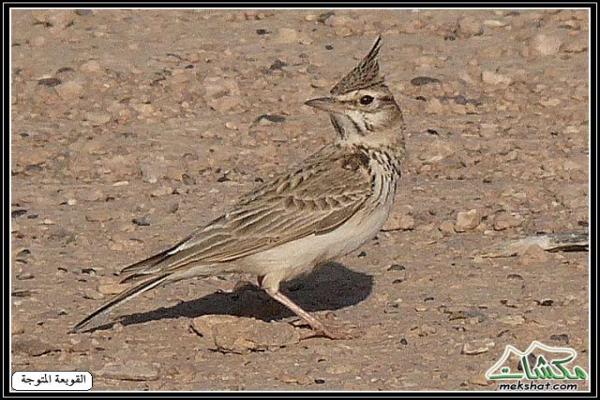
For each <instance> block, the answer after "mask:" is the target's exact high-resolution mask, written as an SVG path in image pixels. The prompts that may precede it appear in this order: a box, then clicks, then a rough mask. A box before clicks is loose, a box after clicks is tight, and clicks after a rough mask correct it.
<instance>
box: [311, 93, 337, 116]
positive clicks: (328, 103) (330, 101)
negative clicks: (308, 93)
mask: <svg viewBox="0 0 600 400" xmlns="http://www.w3.org/2000/svg"><path fill="white" fill-rule="evenodd" d="M304 104H306V105H307V106H310V107H314V108H316V109H317V110H322V111H327V112H338V113H339V112H342V111H343V110H342V106H341V104H340V103H339V102H338V101H337V100H336V99H334V98H333V97H319V98H316V99H311V100H308V101H307V102H305V103H304Z"/></svg>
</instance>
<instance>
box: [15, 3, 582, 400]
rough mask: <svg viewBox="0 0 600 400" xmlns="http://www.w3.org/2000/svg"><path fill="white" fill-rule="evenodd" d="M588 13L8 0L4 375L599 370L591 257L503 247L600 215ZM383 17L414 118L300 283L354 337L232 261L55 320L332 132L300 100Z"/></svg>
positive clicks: (119, 377)
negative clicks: (507, 353) (333, 337)
mask: <svg viewBox="0 0 600 400" xmlns="http://www.w3.org/2000/svg"><path fill="white" fill-rule="evenodd" d="M588 30H589V23H588V15H587V13H586V12H585V11H571V10H563V11H551V10H546V11H535V10H531V11H524V10H521V11H518V12H514V11H509V10H502V11H493V10H481V11H464V10H463V11H460V10H444V11H436V10H427V11H419V12H413V11H411V10H404V11H402V10H399V11H393V10H380V11H378V10H362V11H353V10H347V11H344V10H334V11H330V12H327V10H305V11H285V10H281V11H268V10H264V11H240V10H231V11H227V10H215V11H210V10H197V11H196V10H170V11H165V10H163V11H160V10H93V11H81V10H78V11H73V10H63V11H43V10H40V11H25V10H20V11H19V10H17V11H14V12H13V15H12V98H11V102H12V115H11V117H12V132H11V138H12V205H11V210H12V219H11V221H12V231H11V233H12V268H11V278H12V363H13V364H12V368H13V370H14V371H19V370H31V371H36V370H38V371H39V370H42V371H43V370H50V371H52V370H57V369H59V370H75V371H79V370H85V371H90V372H92V373H93V374H94V378H95V380H94V389H97V390H111V389H116V390H130V389H135V390H261V389H267V390H332V389H342V390H495V389H496V384H495V383H493V382H490V381H487V380H486V379H485V378H484V376H483V374H484V372H485V371H486V370H487V369H488V368H489V367H491V366H492V365H493V364H494V363H495V362H496V360H498V359H499V358H500V356H501V355H502V352H503V351H504V348H505V346H506V345H509V344H512V345H514V346H516V347H518V348H519V349H521V350H524V349H525V348H526V347H527V346H528V345H529V344H530V343H531V342H532V341H533V340H539V341H541V342H543V343H545V344H547V345H551V346H568V347H572V348H573V349H575V350H576V351H577V352H578V358H577V363H578V364H579V365H581V366H583V367H584V368H586V369H587V365H588V349H589V341H588V334H589V332H588V324H589V320H588V313H589V298H588V289H589V287H588V278H589V276H588V273H589V264H588V253H587V252H585V251H577V252H562V251H559V252H548V251H544V250H543V249H542V248H541V247H539V246H529V247H527V248H525V249H522V250H520V251H518V252H516V254H512V255H510V256H507V255H506V254H505V255H503V256H500V257H498V256H496V257H490V256H489V252H490V249H492V248H494V247H495V246H499V245H500V246H501V245H502V244H503V243H507V242H509V241H511V240H515V239H519V238H524V237H528V236H534V235H537V234H540V233H560V232H585V231H586V230H587V227H588V223H589V217H588V213H589V208H588V196H589V189H588V188H589V186H588V181H589V171H588V162H589V144H588V139H589V137H588V130H589V117H588V107H589V97H588V90H589V87H588V74H589V70H588V57H589V55H588V51H589V50H588V35H589V32H588ZM378 33H382V35H383V38H384V47H383V51H382V59H381V68H382V70H383V72H384V74H385V75H386V80H387V82H388V84H389V86H390V88H391V90H392V91H393V92H394V93H395V95H396V97H397V99H398V100H399V103H400V104H401V106H402V108H403V112H404V114H405V119H406V123H407V126H408V133H407V147H408V151H409V156H408V159H407V160H406V162H405V165H404V167H403V177H402V181H401V186H400V191H399V194H398V199H397V206H396V208H395V211H394V214H393V215H392V217H391V219H390V221H389V223H388V224H387V225H386V227H385V229H384V230H383V231H382V232H381V233H380V234H379V235H378V236H377V238H376V239H374V240H373V241H371V242H370V243H368V244H367V245H365V246H363V248H361V249H360V250H358V251H356V252H355V253H353V254H350V255H348V256H346V257H343V258H341V259H339V260H337V261H336V263H331V264H329V265H326V266H323V267H322V268H320V269H318V270H317V271H316V272H315V273H314V274H312V275H310V276H308V277H306V278H305V279H300V280H297V281H294V282H290V283H289V284H288V285H286V289H287V291H288V292H289V293H290V296H291V297H292V298H293V299H295V300H296V301H298V302H299V303H300V304H301V305H303V306H305V307H306V308H307V309H308V310H309V311H311V312H314V313H316V315H318V316H319V317H320V318H324V319H331V320H334V321H335V322H339V323H348V324H353V325H356V326H358V327H359V328H360V329H361V330H362V331H363V335H362V336H361V337H359V338H357V339H352V340H343V341H330V340H328V339H320V338H318V339H307V340H299V336H300V335H301V334H302V333H304V332H305V331H306V328H305V327H302V326H294V325H293V324H292V322H294V321H295V318H294V317H293V316H292V315H291V314H290V312H288V311H287V310H285V309H283V308H282V307H281V306H279V305H278V304H276V303H274V302H273V301H271V300H269V299H268V298H267V296H266V295H265V294H264V293H262V292H260V291H257V290H255V289H253V288H252V287H250V286H245V287H240V285H238V286H236V282H238V280H239V279H242V278H245V277H243V276H229V275H228V276H219V277H214V278H211V279H204V280H201V279H197V280H189V281H184V282H180V283H177V284H173V285H170V286H167V287H164V288H161V289H158V290H155V291H153V292H152V293H147V294H145V295H143V296H141V297H138V298H137V300H136V301H135V302H132V303H128V304H127V305H126V306H124V307H122V308H121V309H119V310H118V315H117V316H121V317H122V319H121V320H120V322H119V323H117V324H115V325H112V326H109V327H106V328H103V329H99V330H96V331H93V332H87V333H81V334H68V333H67V331H68V329H69V328H70V327H71V326H72V325H73V324H74V323H76V322H77V321H78V320H79V319H81V318H82V317H83V316H84V315H85V314H87V313H88V312H90V311H92V310H93V309H94V308H95V307H97V306H98V305H99V304H101V303H102V302H103V301H106V299H107V298H109V297H110V296H111V295H112V294H113V293H115V291H117V290H120V287H118V285H116V282H118V278H117V277H116V276H115V274H116V272H118V270H119V269H120V268H121V267H123V266H125V265H127V264H129V263H132V262H134V261H137V260H139V259H141V258H143V257H145V256H148V255H150V254H152V253H153V252H156V251H158V250H162V249H164V248H165V247H166V246H168V245H169V244H171V243H173V242H174V241H175V240H178V239H181V238H183V237H184V236H185V235H186V234H187V233H188V232H189V231H191V230H192V229H193V228H194V227H196V226H197V225H200V224H202V223H205V222H208V221H210V220H211V219H213V218H215V217H216V216H218V214H219V213H220V212H222V211H224V209H226V208H227V206H228V205H229V204H232V203H233V202H234V201H235V199H236V197H237V196H238V195H240V194H242V193H244V192H246V191H248V190H250V189H251V188H252V187H253V185H254V184H255V183H256V182H260V181H262V180H264V179H267V178H268V177H269V176H272V175H273V174H274V173H276V172H278V171H279V170H281V169H283V168H285V167H286V166H287V165H289V164H291V163H294V162H297V161H300V160H302V159H303V158H305V157H306V156H308V155H310V154H311V153H312V152H314V151H316V150H317V149H319V148H320V147H321V146H322V145H323V144H325V143H327V142H329V141H331V140H333V130H332V128H331V127H330V124H329V120H328V118H327V116H326V115H324V114H322V113H317V112H315V111H313V110H312V109H309V108H308V107H306V106H303V102H304V101H305V100H307V99H309V98H311V97H316V96H321V95H325V94H326V93H327V92H328V90H329V88H330V87H331V86H332V85H333V84H334V83H335V82H336V81H337V79H339V78H340V77H341V76H342V75H343V74H345V72H347V71H348V70H349V69H350V68H351V67H352V66H353V65H354V64H355V63H356V61H357V60H358V59H359V58H360V57H362V55H363V54H364V52H365V51H367V50H368V48H369V46H370V45H371V43H372V41H373V40H374V38H375V36H376V35H377V34H378ZM125 360H126V361H125ZM579 388H580V389H584V388H587V385H586V384H585V383H580V386H579Z"/></svg>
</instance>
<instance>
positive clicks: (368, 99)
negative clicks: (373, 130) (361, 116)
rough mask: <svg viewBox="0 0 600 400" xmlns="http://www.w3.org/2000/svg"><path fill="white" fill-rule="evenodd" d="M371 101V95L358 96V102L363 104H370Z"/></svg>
mask: <svg viewBox="0 0 600 400" xmlns="http://www.w3.org/2000/svg"><path fill="white" fill-rule="evenodd" d="M372 102H373V96H369V95H366V96H363V97H361V98H360V104H362V105H363V106H366V105H367V104H371V103H372Z"/></svg>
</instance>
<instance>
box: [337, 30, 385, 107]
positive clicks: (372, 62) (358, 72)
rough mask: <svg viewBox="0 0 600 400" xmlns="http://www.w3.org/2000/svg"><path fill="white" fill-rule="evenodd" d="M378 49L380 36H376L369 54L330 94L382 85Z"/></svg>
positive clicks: (379, 47)
mask: <svg viewBox="0 0 600 400" xmlns="http://www.w3.org/2000/svg"><path fill="white" fill-rule="evenodd" d="M379 49H381V35H380V36H377V39H376V40H375V43H374V44H373V47H371V50H370V51H369V53H368V54H367V55H366V56H365V57H364V58H363V59H362V60H361V61H360V63H358V65H357V66H356V67H354V68H353V69H352V71H350V72H349V73H348V74H347V75H346V76H344V77H343V78H342V79H341V80H340V81H339V82H338V83H337V84H336V85H335V86H334V87H333V88H332V89H331V91H330V93H331V94H334V95H338V94H344V93H348V92H351V91H353V90H359V89H366V88H369V87H372V86H375V85H378V84H381V83H383V76H380V75H379V59H378V57H379Z"/></svg>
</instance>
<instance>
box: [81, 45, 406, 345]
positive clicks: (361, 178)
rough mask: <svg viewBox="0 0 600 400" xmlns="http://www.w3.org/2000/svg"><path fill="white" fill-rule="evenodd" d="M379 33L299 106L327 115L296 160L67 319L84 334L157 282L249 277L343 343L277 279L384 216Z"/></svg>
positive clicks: (396, 155)
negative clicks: (322, 138) (324, 127)
mask: <svg viewBox="0 0 600 400" xmlns="http://www.w3.org/2000/svg"><path fill="white" fill-rule="evenodd" d="M381 45H382V37H381V35H379V36H378V37H377V38H376V40H375V42H374V43H373V45H372V47H371V49H370V50H369V52H368V53H367V54H366V55H365V56H364V57H363V58H362V59H361V60H360V61H359V62H358V64H357V65H356V66H355V67H354V68H353V69H352V70H350V72H348V73H347V74H346V75H345V76H344V77H343V78H342V79H341V80H339V81H338V82H337V83H336V84H335V85H334V86H333V87H332V88H331V90H330V92H329V95H327V96H325V97H318V98H314V99H311V100H308V101H306V102H305V103H304V104H306V105H307V106H310V107H312V108H314V109H316V110H319V111H324V112H325V113H327V114H328V115H329V118H330V121H331V124H332V126H333V129H334V131H335V133H336V135H335V140H333V141H332V142H331V143H328V144H326V145H325V146H323V147H322V148H321V149H320V150H318V151H317V152H316V153H314V154H313V155H311V156H309V157H308V158H306V159H305V160H304V161H302V162H300V163H298V164H295V165H292V166H290V167H289V168H288V169H286V170H285V171H283V172H280V173H278V174H276V175H275V176H274V177H273V178H271V179H270V180H266V181H264V182H262V183H260V184H259V186H258V187H256V188H255V189H254V190H252V191H250V192H249V193H247V194H245V195H243V196H241V197H240V198H239V199H238V200H237V202H236V203H235V205H233V206H232V207H231V208H230V209H229V210H227V211H226V212H224V213H223V214H222V215H220V216H219V217H218V218H216V219H214V220H212V221H211V222H209V223H207V224H206V225H203V226H200V227H199V228H197V229H196V230H194V231H193V232H192V233H191V234H189V235H188V236H187V237H185V238H184V239H183V240H181V241H180V242H178V243H176V244H174V245H173V246H171V247H169V248H167V249H166V250H164V251H161V252H159V253H157V254H154V255H152V256H151V257H149V258H146V259H144V260H142V261H139V262H136V263H134V264H131V265H129V266H127V267H125V268H123V269H122V271H121V273H122V274H124V275H125V276H124V277H123V279H122V281H121V282H122V283H129V282H132V283H136V285H134V286H132V287H130V288H128V289H125V290H124V291H123V292H121V293H120V294H117V295H116V296H115V297H114V298H112V299H110V301H108V302H107V303H106V304H104V305H102V306H101V307H100V308H98V309H97V310H95V311H94V312H92V313H91V314H89V315H88V316H87V317H85V318H84V319H83V320H81V321H80V322H79V323H77V324H76V325H75V326H74V327H73V328H72V329H71V332H80V331H83V330H93V329H94V328H97V327H98V324H99V321H102V323H104V321H105V320H106V318H107V316H108V315H109V314H110V313H111V312H112V311H113V309H114V308H115V307H117V306H120V305H122V304H123V303H125V302H126V301H129V300H131V299H133V298H135V297H136V296H138V295H140V294H142V293H144V292H147V291H149V290H151V289H154V288H156V287H159V286H163V285H165V284H167V283H172V282H176V281H179V280H182V279H187V278H195V277H208V276H211V275H217V274H223V273H250V274H253V275H254V276H256V284H257V286H258V287H259V288H261V289H262V290H264V291H265V292H266V293H267V294H268V295H269V296H270V297H271V298H272V299H274V300H276V301H278V302H279V303H281V304H283V305H284V306H286V307H287V308H289V309H290V310H291V311H293V312H294V313H295V314H296V315H297V316H298V317H299V318H300V319H301V320H303V321H304V322H306V324H307V325H308V326H309V327H310V328H311V333H313V334H314V336H320V337H325V338H330V339H347V338H349V337H351V334H349V333H348V330H345V329H343V327H342V328H340V327H335V326H331V324H326V323H324V322H323V321H322V320H320V319H318V318H317V317H315V316H313V315H311V314H310V313H308V312H307V311H305V310H304V309H302V308H301V307H300V306H299V305H297V304H296V303H294V302H293V301H292V300H290V299H289V298H288V297H287V296H286V295H285V294H284V293H283V292H282V291H281V290H280V283H281V282H284V281H287V280H290V279H292V278H296V277H299V276H303V275H306V274H308V273H310V272H311V271H312V270H313V268H315V266H317V265H322V264H324V263H326V262H328V261H332V260H333V259H335V258H337V257H341V256H343V255H346V254H348V253H350V252H352V251H354V250H356V249H358V248H359V247H361V246H362V245H363V244H365V243H366V242H368V241H369V240H371V239H373V238H374V237H375V236H376V235H377V233H378V232H379V230H380V229H381V228H382V227H383V225H384V223H385V221H386V220H387V218H388V217H389V215H390V212H391V210H392V207H393V204H394V201H395V197H396V196H395V195H396V190H397V187H398V184H399V181H400V176H401V171H400V168H401V164H402V162H403V160H404V159H405V154H406V148H405V137H404V132H405V129H406V128H405V124H404V118H403V114H402V111H401V108H400V106H399V105H398V103H397V102H396V100H395V98H394V96H393V94H392V92H391V91H390V89H389V88H388V86H387V85H386V83H385V79H384V76H383V75H382V74H381V73H380V69H379V54H380V49H381Z"/></svg>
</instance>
